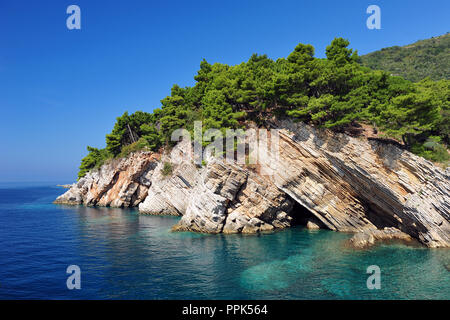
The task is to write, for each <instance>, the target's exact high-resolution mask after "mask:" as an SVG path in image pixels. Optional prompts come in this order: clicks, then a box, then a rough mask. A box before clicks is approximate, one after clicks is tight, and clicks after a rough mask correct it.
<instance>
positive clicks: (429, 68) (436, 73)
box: [361, 33, 450, 81]
mask: <svg viewBox="0 0 450 320" xmlns="http://www.w3.org/2000/svg"><path fill="white" fill-rule="evenodd" d="M361 62H362V64H363V65H365V66H367V67H369V68H372V69H377V70H385V71H389V72H390V73H391V74H393V75H396V76H402V77H404V78H406V79H409V80H411V81H420V80H422V79H424V78H426V77H430V78H431V79H433V80H440V79H447V80H448V79H450V33H446V34H445V35H442V36H439V37H433V38H431V39H426V40H420V41H417V42H416V43H413V44H410V45H407V46H404V47H399V46H394V47H390V48H384V49H381V50H379V51H375V52H372V53H369V54H367V55H364V56H361Z"/></svg>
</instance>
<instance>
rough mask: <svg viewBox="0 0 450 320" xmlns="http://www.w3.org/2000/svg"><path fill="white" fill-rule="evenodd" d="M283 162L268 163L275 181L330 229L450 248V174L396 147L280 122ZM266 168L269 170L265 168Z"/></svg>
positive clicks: (271, 157) (270, 156) (268, 157)
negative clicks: (385, 233) (395, 234)
mask: <svg viewBox="0 0 450 320" xmlns="http://www.w3.org/2000/svg"><path fill="white" fill-rule="evenodd" d="M275 126H276V127H277V128H278V129H280V131H279V134H280V147H279V150H280V152H279V154H278V155H277V154H275V153H273V152H271V151H269V152H267V153H265V154H263V156H262V158H261V159H260V162H261V168H262V169H265V170H266V171H270V172H273V181H274V183H275V185H276V186H277V187H278V188H279V189H280V190H282V191H284V192H286V193H287V194H288V195H289V196H291V198H292V199H294V200H295V201H297V202H298V203H300V204H302V205H303V206H304V207H306V208H307V209H309V210H310V211H311V212H312V213H313V214H314V215H315V217H316V218H318V219H319V220H320V221H321V222H322V223H323V224H324V225H325V226H326V227H328V228H330V229H331V230H336V231H346V232H360V231H364V230H374V229H383V228H385V227H394V228H397V229H399V230H400V231H402V232H404V233H406V234H408V235H410V236H412V237H413V238H416V239H418V240H419V241H420V242H422V243H423V244H425V245H427V246H429V247H449V246H450V222H449V221H450V168H447V170H445V171H444V170H442V169H440V168H438V167H436V166H434V165H433V164H432V163H431V162H429V161H426V160H425V159H423V158H421V157H418V156H416V155H414V154H412V153H410V152H407V151H404V150H401V149H399V148H398V147H396V146H394V145H392V144H386V143H380V142H377V141H367V140H363V139H358V138H353V137H350V136H348V135H345V134H336V133H332V132H330V131H327V130H318V129H315V128H313V127H311V126H308V125H306V124H303V123H298V124H296V123H292V122H288V121H286V122H280V123H276V124H275ZM265 167H266V168H265Z"/></svg>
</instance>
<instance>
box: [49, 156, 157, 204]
mask: <svg viewBox="0 0 450 320" xmlns="http://www.w3.org/2000/svg"><path fill="white" fill-rule="evenodd" d="M158 160H159V157H158V155H155V154H152V153H150V152H140V153H134V154H132V155H131V156H129V157H128V158H123V159H116V160H113V161H110V162H108V163H106V164H104V165H103V166H101V167H100V168H99V169H95V170H92V171H91V172H89V173H88V174H86V176H84V177H83V178H81V179H80V180H79V181H78V182H77V183H75V184H73V185H72V187H71V188H70V189H69V190H68V191H67V192H66V193H64V194H63V195H61V196H59V197H58V198H57V199H56V200H55V203H57V204H69V205H81V204H82V205H86V206H109V207H117V208H122V207H135V206H137V205H138V204H139V203H140V202H142V201H143V200H144V199H145V198H146V197H147V191H148V188H149V187H150V185H151V181H152V174H153V171H154V169H155V168H156V166H157V164H158Z"/></svg>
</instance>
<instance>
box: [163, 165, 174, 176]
mask: <svg viewBox="0 0 450 320" xmlns="http://www.w3.org/2000/svg"><path fill="white" fill-rule="evenodd" d="M172 172H173V166H172V164H171V163H170V162H164V166H163V168H162V170H161V173H162V175H163V176H164V177H167V176H169V175H171V174H172Z"/></svg>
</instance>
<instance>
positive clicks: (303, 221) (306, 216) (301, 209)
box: [290, 198, 328, 229]
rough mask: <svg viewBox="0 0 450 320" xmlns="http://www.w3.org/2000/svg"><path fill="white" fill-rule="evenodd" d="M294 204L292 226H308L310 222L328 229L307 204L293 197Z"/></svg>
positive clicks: (291, 214) (291, 213)
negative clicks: (304, 204)
mask: <svg viewBox="0 0 450 320" xmlns="http://www.w3.org/2000/svg"><path fill="white" fill-rule="evenodd" d="M291 200H292V202H293V203H294V206H293V208H292V211H291V212H290V216H291V217H292V222H291V226H292V227H294V226H306V225H307V224H308V222H313V223H315V224H317V225H318V226H319V227H320V229H328V228H327V227H326V226H325V225H324V224H323V223H322V222H321V221H320V220H319V219H317V218H316V216H315V215H314V214H313V213H312V212H311V211H310V210H309V209H308V208H306V207H305V206H303V205H302V204H300V203H298V202H297V201H295V200H294V199H292V198H291Z"/></svg>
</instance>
